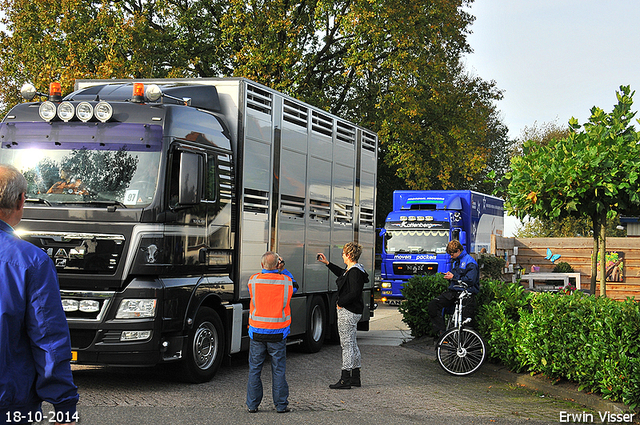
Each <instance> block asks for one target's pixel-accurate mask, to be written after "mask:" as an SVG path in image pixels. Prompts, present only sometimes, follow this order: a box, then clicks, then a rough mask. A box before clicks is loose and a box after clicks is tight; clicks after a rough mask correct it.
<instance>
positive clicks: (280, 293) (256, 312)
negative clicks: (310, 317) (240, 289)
mask: <svg viewBox="0 0 640 425" xmlns="http://www.w3.org/2000/svg"><path fill="white" fill-rule="evenodd" d="M249 294H250V295H251V307H250V310H249V325H250V326H252V327H253V328H255V329H269V330H279V329H285V328H287V327H289V326H290V325H291V307H290V306H289V301H290V300H291V296H292V295H293V282H292V280H291V278H290V277H289V276H287V275H284V274H280V273H256V274H254V275H253V276H251V278H249Z"/></svg>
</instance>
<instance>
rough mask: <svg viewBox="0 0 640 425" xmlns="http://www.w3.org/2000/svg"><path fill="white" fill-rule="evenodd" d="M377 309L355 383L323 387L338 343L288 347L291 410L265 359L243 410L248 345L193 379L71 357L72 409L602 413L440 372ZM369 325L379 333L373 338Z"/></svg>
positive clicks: (459, 417)
mask: <svg viewBox="0 0 640 425" xmlns="http://www.w3.org/2000/svg"><path fill="white" fill-rule="evenodd" d="M382 313H385V312H384V311H382V309H381V314H380V315H379V317H380V316H383V317H382V318H379V319H377V321H376V322H372V331H370V333H369V334H368V336H367V337H364V336H363V337H362V338H361V339H362V344H361V345H360V349H361V351H362V359H363V368H362V387H361V388H354V389H351V390H330V389H329V387H328V386H329V384H332V383H334V382H335V381H337V380H338V378H339V376H340V365H341V362H340V347H339V346H338V345H326V346H325V347H323V349H322V350H321V351H320V352H319V353H315V354H306V353H302V352H300V351H299V350H297V349H296V348H295V347H290V349H289V351H288V356H287V378H288V381H289V386H290V398H289V401H290V406H291V407H292V409H293V412H291V413H289V414H286V415H276V414H275V411H274V410H273V405H272V403H271V386H270V381H271V378H270V373H269V372H270V369H269V367H268V365H266V366H265V370H264V372H263V382H264V387H265V391H264V392H265V397H264V399H263V402H262V405H261V407H260V409H261V412H259V414H256V415H250V417H249V416H247V415H248V413H246V412H245V405H244V400H245V396H246V382H247V372H248V366H247V362H246V354H240V355H236V356H234V357H233V358H232V360H231V362H230V364H226V365H224V366H223V368H222V369H221V370H220V371H219V372H218V374H217V375H216V377H215V378H214V379H213V380H212V381H211V382H208V383H204V384H199V385H188V384H183V383H180V382H177V381H176V380H172V379H168V378H167V374H166V370H165V369H163V368H159V367H158V368H150V369H142V368H102V367H86V366H74V377H75V379H76V383H77V385H78V387H79V388H80V396H81V398H80V404H79V412H80V413H81V415H84V417H85V418H86V419H87V420H89V419H91V418H94V417H99V416H100V415H107V416H106V417H109V415H111V417H113V419H114V420H130V419H131V418H129V415H133V414H134V413H133V412H147V413H145V414H144V415H142V416H145V417H148V418H149V421H150V422H149V423H154V422H153V420H155V419H152V418H153V417H154V415H160V417H161V418H165V419H169V418H173V419H172V420H173V421H174V422H176V418H179V419H181V420H179V419H178V420H177V422H178V423H184V424H196V423H197V424H200V423H203V424H207V423H212V424H213V423H269V424H271V423H301V422H306V423H308V424H316V423H317V424H325V423H326V422H327V421H329V422H338V423H348V424H350V425H354V424H359V423H363V424H365V423H366V424H377V423H380V424H383V423H388V422H389V421H390V420H391V419H392V421H393V422H395V423H424V424H431V423H433V424H440V423H451V424H467V423H469V424H476V423H477V424H480V423H486V424H495V423H499V424H518V423H523V424H524V423H527V424H557V423H560V414H561V412H571V413H575V414H578V413H581V412H587V413H589V412H591V413H592V414H594V416H595V419H596V422H597V423H600V421H599V419H598V415H597V413H595V412H593V411H591V410H589V409H588V408H585V407H583V406H580V405H578V404H575V403H571V402H567V401H562V400H559V399H556V398H553V397H548V396H544V395H543V394H541V393H537V392H535V391H532V390H529V389H526V388H524V387H522V386H520V385H517V384H514V383H509V382H505V381H504V380H501V379H499V378H498V377H496V376H495V375H494V374H492V373H485V372H483V370H484V369H485V368H486V367H487V365H484V366H483V367H482V368H481V369H480V371H479V372H477V373H476V374H474V375H472V376H467V377H454V376H451V375H448V374H447V373H445V372H444V371H443V370H442V369H441V368H440V366H439V365H438V363H437V362H436V360H435V352H434V350H433V347H432V345H430V344H429V341H428V340H425V341H413V342H408V343H407V344H405V345H401V346H399V345H394V344H393V335H392V333H391V334H390V333H389V331H393V332H396V343H399V342H401V341H402V340H409V339H410V337H408V332H407V330H406V327H404V328H403V324H402V323H401V322H400V321H399V319H398V315H397V314H390V315H387V316H385V314H382ZM386 313H389V312H388V311H386ZM374 325H375V326H374ZM379 331H387V332H386V333H384V332H379ZM376 332H378V333H376ZM376 335H384V337H383V338H382V339H381V340H380V341H376ZM83 412H84V413H83ZM270 413H273V414H270ZM135 415H136V417H137V422H136V423H139V424H144V423H146V422H144V420H142V418H141V417H140V416H141V415H140V414H139V413H137V414H135ZM176 415H178V416H176ZM81 417H82V416H81ZM84 423H87V424H89V423H91V422H87V421H85V422H84Z"/></svg>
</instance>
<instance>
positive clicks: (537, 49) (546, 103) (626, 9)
mask: <svg viewBox="0 0 640 425" xmlns="http://www.w3.org/2000/svg"><path fill="white" fill-rule="evenodd" d="M467 10H468V11H469V12H470V13H471V14H472V15H474V16H475V17H476V20H475V22H474V23H473V24H472V26H471V31H472V32H473V33H472V34H470V35H469V36H468V39H467V40H468V43H469V44H470V46H471V48H472V49H473V50H474V53H472V54H471V55H468V56H467V57H466V64H467V68H468V70H469V71H471V72H472V73H473V74H475V75H476V76H478V77H480V78H482V79H484V80H495V82H496V85H497V87H498V88H499V89H501V90H503V91H504V92H503V94H504V99H503V100H501V101H499V102H498V109H499V110H500V111H501V112H502V120H503V123H505V124H506V126H507V127H508V128H509V137H510V138H512V139H515V138H518V137H520V136H521V134H522V130H523V129H524V128H525V127H532V126H533V125H534V124H535V123H536V122H537V123H538V124H542V123H549V122H557V123H558V124H559V125H565V124H566V123H568V121H569V119H570V118H571V117H575V118H577V119H578V121H579V123H580V124H583V123H585V122H586V121H587V120H588V118H589V116H590V110H591V108H592V107H593V106H598V107H600V108H602V109H604V111H605V112H611V110H612V109H613V106H614V105H615V103H616V102H617V100H616V90H618V89H619V87H620V86H621V85H629V86H631V89H632V90H638V91H639V92H638V95H637V96H636V97H634V99H635V105H634V109H635V110H638V109H640V2H638V0H579V1H577V0H475V1H474V3H472V5H471V7H470V9H467ZM638 117H640V114H639V115H638ZM637 128H640V126H637Z"/></svg>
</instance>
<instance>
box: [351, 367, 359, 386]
mask: <svg viewBox="0 0 640 425" xmlns="http://www.w3.org/2000/svg"><path fill="white" fill-rule="evenodd" d="M349 383H350V384H351V386H352V387H360V386H362V384H360V368H356V369H351V381H349Z"/></svg>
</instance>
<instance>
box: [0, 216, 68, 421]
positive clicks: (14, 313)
mask: <svg viewBox="0 0 640 425" xmlns="http://www.w3.org/2000/svg"><path fill="white" fill-rule="evenodd" d="M70 360H71V339H70V337H69V327H68V325H67V320H66V318H65V315H64V311H63V310H62V303H61V301H60V288H59V286H58V277H57V274H56V270H55V267H54V265H53V262H52V261H51V259H50V258H49V257H48V256H47V254H46V253H45V252H44V251H42V250H41V249H40V248H38V247H36V246H35V245H32V244H30V243H29V242H26V241H23V240H21V239H20V238H18V237H17V236H15V235H14V233H13V229H12V228H11V226H9V225H8V224H7V223H5V222H4V221H1V220H0V422H1V421H4V420H6V419H7V413H10V414H11V415H13V414H15V412H21V413H22V414H24V415H26V414H28V413H29V412H37V411H39V410H40V409H41V405H42V401H43V400H44V401H46V402H48V403H51V404H52V405H53V406H54V408H55V409H56V411H57V412H63V413H64V414H65V416H66V414H68V417H71V416H72V415H73V414H74V413H75V412H76V403H77V402H78V389H77V387H76V386H75V385H74V383H73V378H72V375H71V365H70V363H69V362H70ZM71 419H72V418H71Z"/></svg>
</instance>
